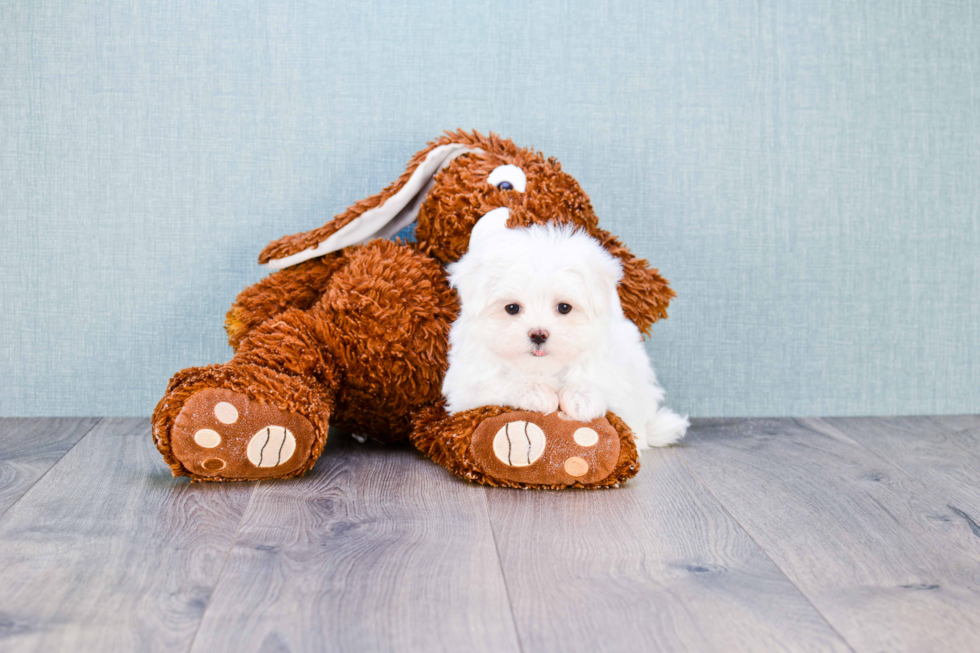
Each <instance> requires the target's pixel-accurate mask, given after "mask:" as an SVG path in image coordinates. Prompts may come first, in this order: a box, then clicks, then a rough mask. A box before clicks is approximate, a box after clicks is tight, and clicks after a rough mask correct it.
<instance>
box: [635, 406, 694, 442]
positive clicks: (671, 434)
mask: <svg viewBox="0 0 980 653" xmlns="http://www.w3.org/2000/svg"><path fill="white" fill-rule="evenodd" d="M690 425H691V423H690V422H689V421H688V420H687V418H686V417H681V416H680V415H678V414H677V413H675V412H674V411H672V410H670V409H669V408H661V409H660V410H658V411H657V414H656V415H654V416H653V418H652V419H651V420H650V421H649V422H647V424H646V427H647V429H646V431H647V432H646V442H645V443H643V442H641V443H640V445H641V446H642V445H643V444H646V446H648V447H666V446H667V445H669V444H674V443H675V442H679V441H680V440H681V438H683V437H684V436H685V435H686V434H687V427H688V426H690Z"/></svg>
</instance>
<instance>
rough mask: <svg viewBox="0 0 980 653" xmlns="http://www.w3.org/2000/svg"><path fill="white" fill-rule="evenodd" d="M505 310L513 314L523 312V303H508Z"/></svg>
mask: <svg viewBox="0 0 980 653" xmlns="http://www.w3.org/2000/svg"><path fill="white" fill-rule="evenodd" d="M504 310H505V311H507V312H508V313H510V314H511V315H517V314H518V313H520V312H521V305H520V304H507V305H506V306H504Z"/></svg>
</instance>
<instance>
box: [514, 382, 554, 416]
mask: <svg viewBox="0 0 980 653" xmlns="http://www.w3.org/2000/svg"><path fill="white" fill-rule="evenodd" d="M517 407H518V408H523V409H524V410H533V411H535V412H538V413H544V414H545V415H547V414H549V413H553V412H555V411H556V410H558V393H557V392H555V391H554V389H553V388H552V387H551V386H547V385H544V384H543V383H529V384H527V385H526V386H524V388H523V389H522V390H521V392H520V394H519V395H518V396H517Z"/></svg>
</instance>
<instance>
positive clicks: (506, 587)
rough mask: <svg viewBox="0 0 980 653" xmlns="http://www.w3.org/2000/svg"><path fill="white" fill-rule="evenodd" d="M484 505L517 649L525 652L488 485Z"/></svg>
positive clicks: (484, 493) (485, 489)
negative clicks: (501, 551)
mask: <svg viewBox="0 0 980 653" xmlns="http://www.w3.org/2000/svg"><path fill="white" fill-rule="evenodd" d="M483 507H484V508H485V509H486V511H487V512H486V514H487V525H488V526H489V527H490V537H491V539H493V550H494V552H496V554H497V568H498V569H499V570H500V580H501V581H503V583H504V596H506V597H507V609H508V610H509V611H510V621H511V623H512V624H513V625H514V636H515V637H517V649H518V650H519V651H521V653H523V652H524V644H523V643H522V642H521V629H520V628H518V627H517V617H515V616H514V601H513V600H512V599H511V598H510V585H509V584H508V583H507V574H506V573H504V561H503V558H501V557H500V545H499V544H498V543H497V532H496V530H494V528H493V518H492V517H491V516H490V497H489V490H488V489H487V488H486V487H484V488H483Z"/></svg>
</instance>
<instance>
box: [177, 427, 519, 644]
mask: <svg viewBox="0 0 980 653" xmlns="http://www.w3.org/2000/svg"><path fill="white" fill-rule="evenodd" d="M193 650H196V651H213V650H233V651H278V650H294V651H321V650H336V651H345V650H349V651H373V650H385V651H389V650H395V651H397V650H402V651H438V650H445V651H458V650H488V651H489V650H493V651H514V650H518V643H517V638H516V633H515V630H514V624H513V621H512V617H511V614H510V610H509V607H508V604H507V595H506V589H505V587H504V583H503V578H502V576H501V573H500V567H499V563H498V560H497V555H496V551H495V549H494V543H493V536H492V533H491V530H490V523H489V519H488V516H487V509H486V500H485V494H484V489H483V488H482V487H480V486H475V485H470V484H467V483H464V482H461V481H458V480H456V479H454V478H453V477H451V476H450V475H449V474H448V473H447V472H446V471H445V470H444V469H442V468H441V467H438V466H436V465H435V464H433V463H432V462H431V461H429V460H426V459H424V458H422V457H421V456H420V455H419V454H418V453H416V452H414V451H410V450H407V449H399V448H385V447H382V446H380V445H355V444H352V443H351V442H350V440H349V439H348V437H347V436H344V435H341V434H334V435H332V436H331V439H330V442H329V444H328V448H327V451H325V452H324V454H323V457H322V458H321V459H320V462H319V463H318V464H317V466H316V467H315V468H314V470H313V471H312V472H311V474H310V475H309V476H307V477H306V478H305V479H303V480H302V481H299V482H297V481H295V480H287V481H275V482H263V483H262V484H261V485H260V487H259V488H258V490H257V491H256V494H255V497H254V500H253V501H252V504H251V506H250V507H249V510H248V513H247V514H246V517H245V520H244V522H243V525H242V529H241V533H240V535H239V537H238V540H237V542H236V544H235V547H234V550H233V552H232V554H231V556H230V558H229V561H228V565H227V567H226V569H225V572H224V574H223V575H222V578H221V582H220V583H219V585H218V587H217V588H216V589H215V592H214V595H213V597H212V600H211V602H210V604H209V605H208V608H207V611H206V613H205V617H204V621H203V623H202V625H201V630H200V632H199V634H198V637H197V639H196V640H195V642H194V647H193Z"/></svg>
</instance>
